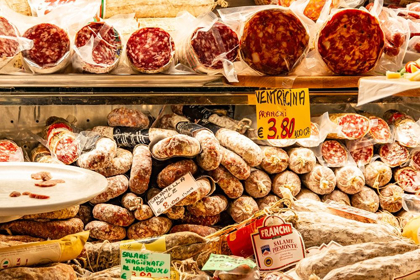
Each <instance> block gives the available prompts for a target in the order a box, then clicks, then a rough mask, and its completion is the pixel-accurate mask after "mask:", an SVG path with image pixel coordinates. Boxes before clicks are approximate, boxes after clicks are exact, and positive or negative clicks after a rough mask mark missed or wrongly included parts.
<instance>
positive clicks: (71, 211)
mask: <svg viewBox="0 0 420 280" xmlns="http://www.w3.org/2000/svg"><path fill="white" fill-rule="evenodd" d="M79 209H80V206H79V205H75V206H71V207H68V208H64V209H61V210H57V211H52V212H47V213H40V214H32V215H25V216H23V217H22V218H21V219H22V220H37V219H43V220H44V219H48V220H66V219H70V218H74V217H76V215H77V213H78V212H79Z"/></svg>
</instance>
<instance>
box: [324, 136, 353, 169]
mask: <svg viewBox="0 0 420 280" xmlns="http://www.w3.org/2000/svg"><path fill="white" fill-rule="evenodd" d="M321 153H322V158H323V159H324V160H325V162H326V163H327V164H328V166H331V167H341V166H344V165H346V163H347V161H348V153H347V150H346V148H345V147H344V146H343V145H342V144H341V143H340V142H338V141H335V140H328V141H325V142H324V143H322V145H321Z"/></svg>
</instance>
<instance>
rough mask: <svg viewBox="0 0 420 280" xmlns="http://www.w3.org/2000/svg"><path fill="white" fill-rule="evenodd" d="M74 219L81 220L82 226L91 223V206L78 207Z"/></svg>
mask: <svg viewBox="0 0 420 280" xmlns="http://www.w3.org/2000/svg"><path fill="white" fill-rule="evenodd" d="M76 218H79V219H80V220H82V222H83V224H85V225H86V224H88V223H89V222H91V221H92V220H93V215H92V206H90V205H88V204H84V205H80V208H79V212H78V213H77V215H76Z"/></svg>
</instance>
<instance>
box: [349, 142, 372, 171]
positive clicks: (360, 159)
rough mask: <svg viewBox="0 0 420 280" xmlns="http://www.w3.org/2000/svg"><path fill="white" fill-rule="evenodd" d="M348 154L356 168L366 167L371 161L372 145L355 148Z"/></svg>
mask: <svg viewBox="0 0 420 280" xmlns="http://www.w3.org/2000/svg"><path fill="white" fill-rule="evenodd" d="M350 154H351V156H352V157H353V159H354V161H355V162H356V164H357V165H358V166H362V165H367V164H369V163H370V162H371V161H372V157H373V145H367V146H365V147H361V148H356V149H354V150H352V151H350Z"/></svg>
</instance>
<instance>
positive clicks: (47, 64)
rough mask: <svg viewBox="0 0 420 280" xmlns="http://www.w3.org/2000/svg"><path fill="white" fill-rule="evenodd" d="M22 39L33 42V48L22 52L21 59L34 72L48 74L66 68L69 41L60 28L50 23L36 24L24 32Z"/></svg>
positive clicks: (68, 56)
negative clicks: (22, 58)
mask: <svg viewBox="0 0 420 280" xmlns="http://www.w3.org/2000/svg"><path fill="white" fill-rule="evenodd" d="M23 37H25V38H27V39H29V40H32V41H33V44H34V46H33V47H32V49H30V50H26V51H24V52H23V57H24V61H25V62H26V63H27V64H28V65H29V66H30V68H31V69H33V70H34V71H35V72H40V71H41V72H42V73H45V74H49V73H54V72H56V71H58V70H61V69H63V68H64V67H65V66H67V62H68V60H69V58H70V39H69V36H68V35H67V33H66V31H64V30H63V29H61V28H60V27H58V26H56V25H54V24H50V23H42V24H38V25H35V26H33V27H31V28H29V29H28V30H26V32H25V33H24V34H23ZM42 70H44V71H42ZM45 71H47V72H45Z"/></svg>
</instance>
